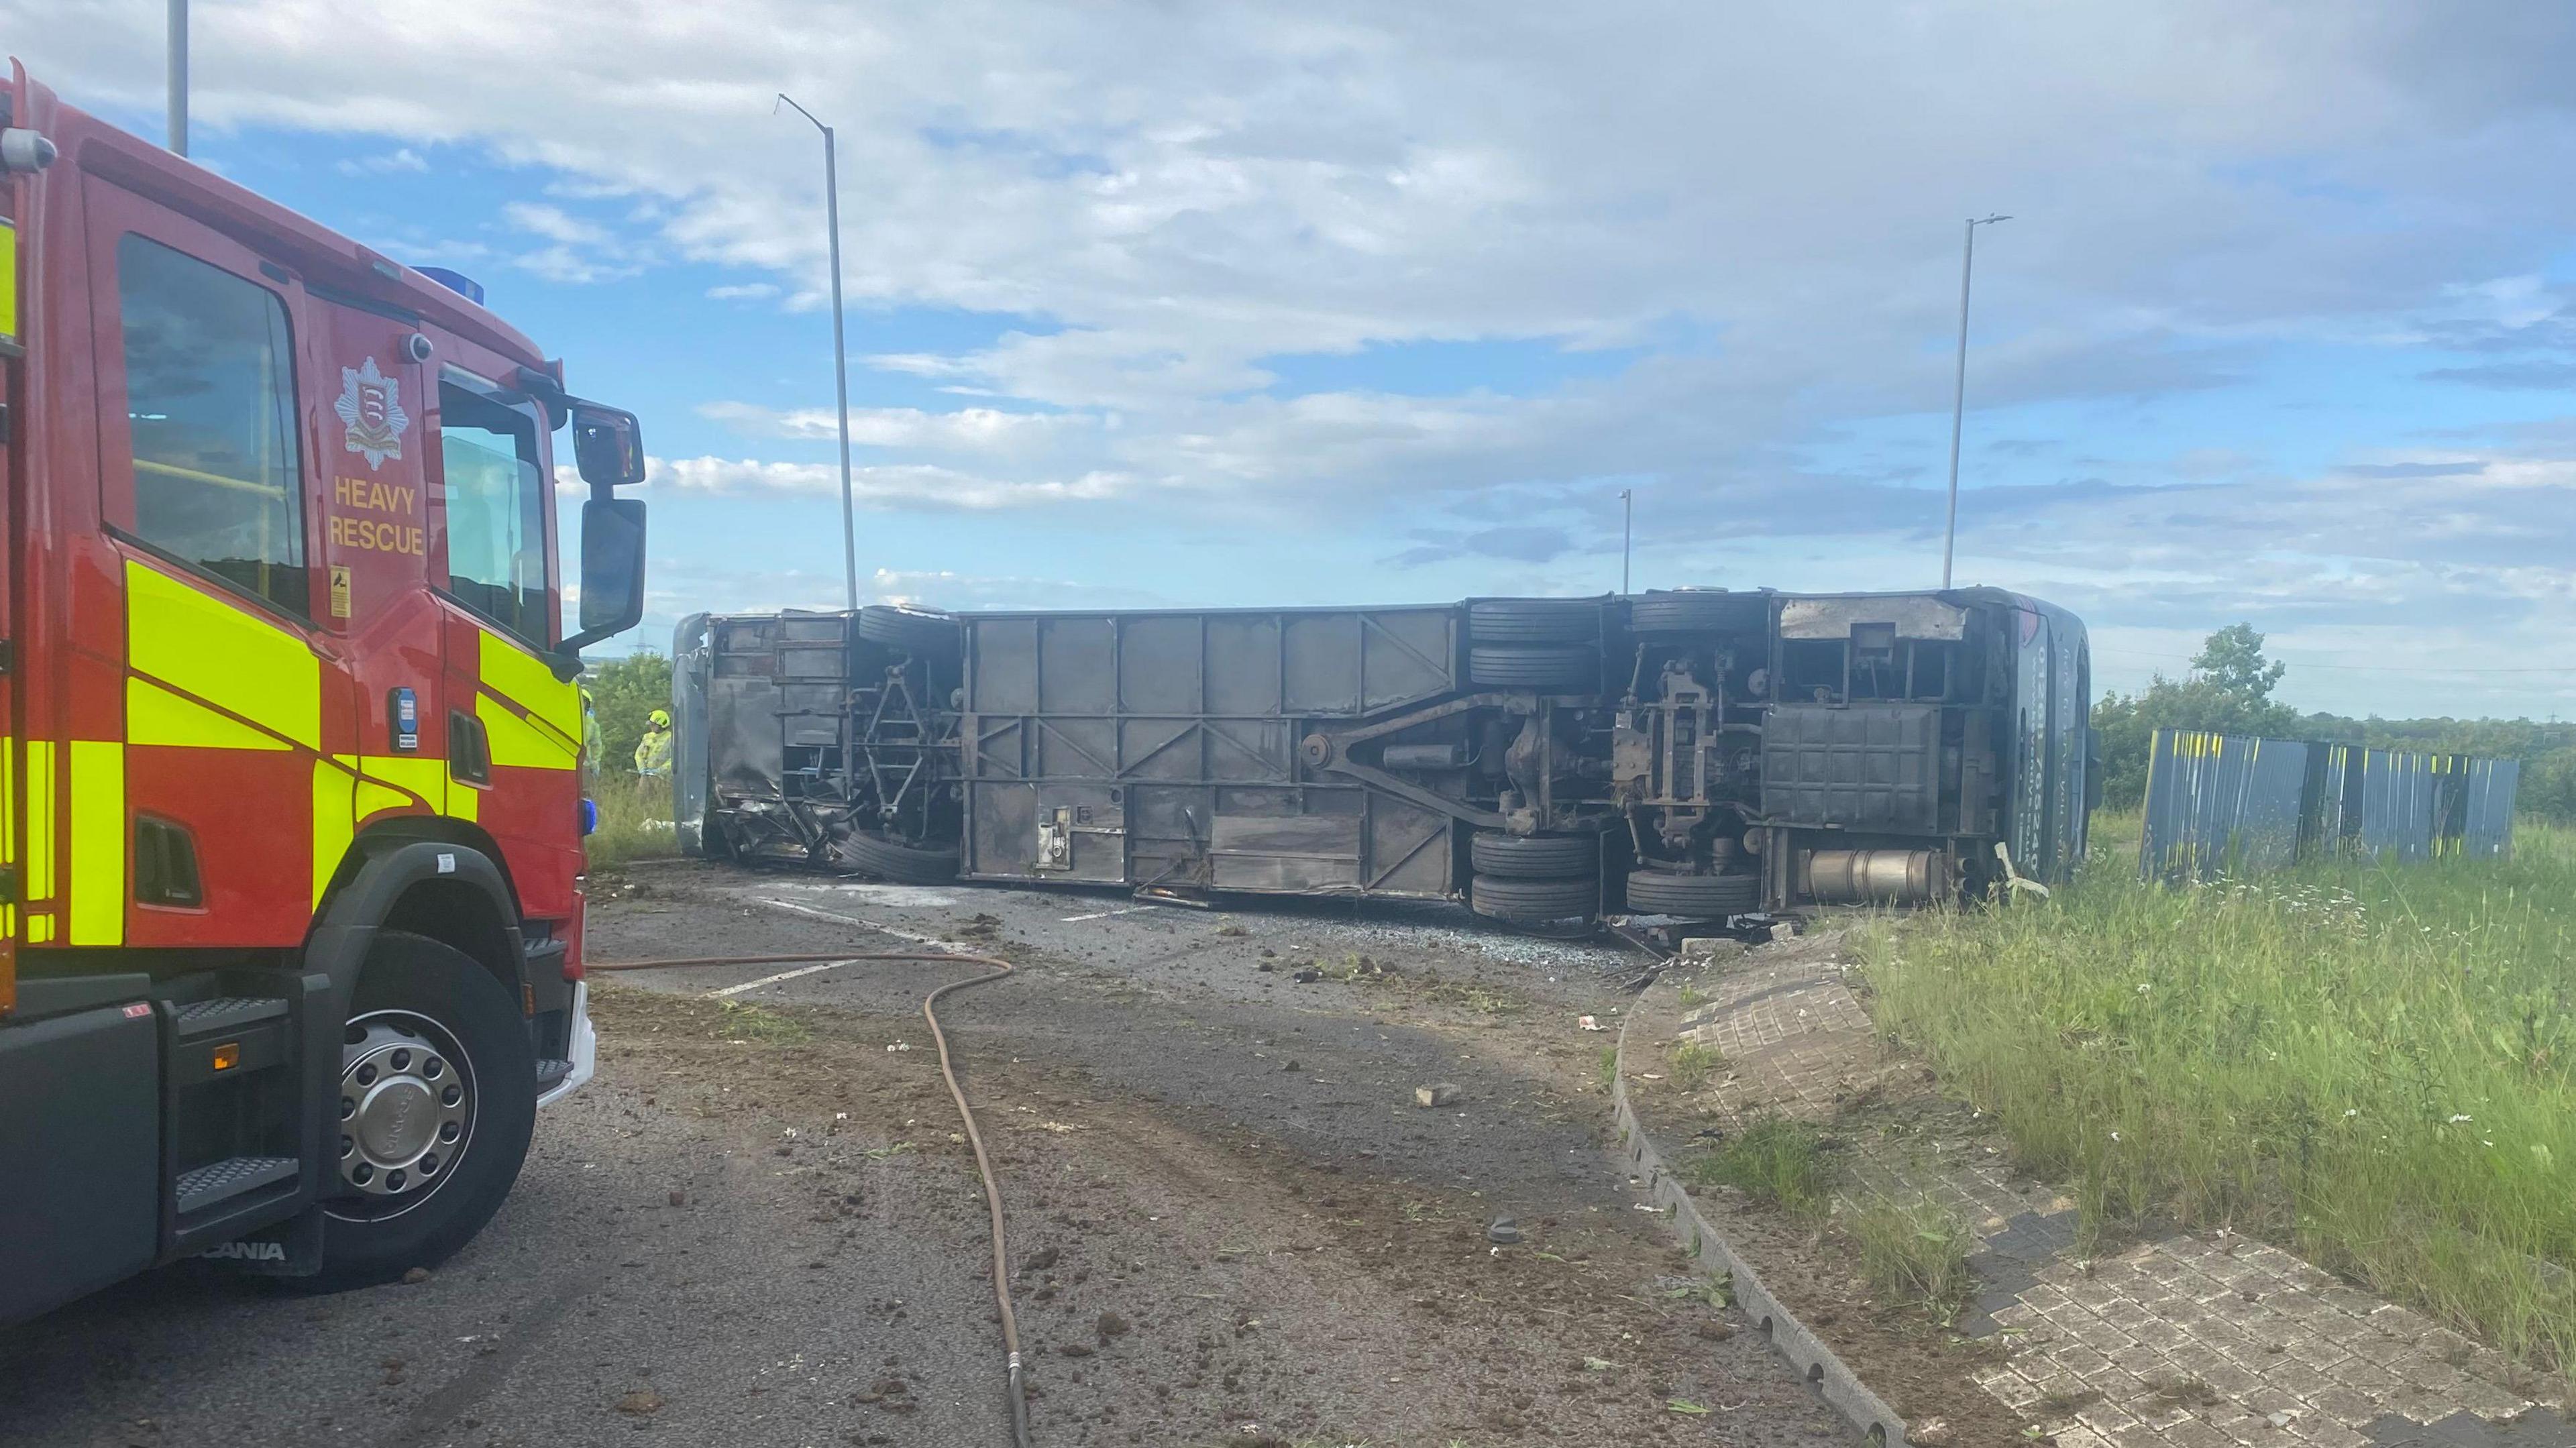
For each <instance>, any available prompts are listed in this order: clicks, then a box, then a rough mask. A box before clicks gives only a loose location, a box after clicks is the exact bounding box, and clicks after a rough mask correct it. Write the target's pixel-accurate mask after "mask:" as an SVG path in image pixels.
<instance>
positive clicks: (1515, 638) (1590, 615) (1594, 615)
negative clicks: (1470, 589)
mask: <svg viewBox="0 0 2576 1448" xmlns="http://www.w3.org/2000/svg"><path fill="white" fill-rule="evenodd" d="M1467 637H1469V638H1471V639H1473V640H1475V641H1476V642H1478V643H1481V644H1588V643H1593V642H1595V641H1597V640H1599V638H1600V637H1601V605H1600V604H1599V603H1596V602H1594V601H1593V600H1591V599H1586V598H1489V599H1486V600H1485V601H1484V602H1482V603H1471V604H1469V605H1467Z"/></svg>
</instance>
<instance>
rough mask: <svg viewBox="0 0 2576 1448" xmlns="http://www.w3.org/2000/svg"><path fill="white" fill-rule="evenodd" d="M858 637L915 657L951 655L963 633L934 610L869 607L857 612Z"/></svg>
mask: <svg viewBox="0 0 2576 1448" xmlns="http://www.w3.org/2000/svg"><path fill="white" fill-rule="evenodd" d="M859 637H861V638H863V639H873V640H875V641H876V642H878V643H881V644H889V645H892V646H893V647H895V648H898V649H903V650H905V651H907V652H910V653H916V654H936V655H939V656H942V657H946V656H949V655H953V654H955V653H957V652H958V650H959V648H960V647H961V646H962V641H963V639H964V637H965V631H964V630H963V629H962V628H961V627H960V626H959V624H958V622H957V620H956V618H955V617H954V616H952V615H949V614H945V613H941V612H939V611H938V610H936V609H928V608H910V607H906V606H904V605H901V604H891V603H872V604H869V605H868V606H867V607H865V608H862V609H860V610H859Z"/></svg>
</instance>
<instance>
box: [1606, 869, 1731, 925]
mask: <svg viewBox="0 0 2576 1448" xmlns="http://www.w3.org/2000/svg"><path fill="white" fill-rule="evenodd" d="M1761 903H1762V877H1761V876H1760V875H1755V874H1743V875H1682V874H1675V873H1673V872H1670V871H1666V870H1631V871H1629V872H1628V908H1629V909H1631V910H1634V911H1636V912H1637V913H1638V914H1640V915H1687V916H1700V917H1710V918H1714V917H1717V916H1724V915H1742V914H1744V913H1745V912H1747V911H1749V910H1754V909H1757V908H1759V907H1760V906H1761Z"/></svg>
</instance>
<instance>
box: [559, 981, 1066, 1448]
mask: <svg viewBox="0 0 2576 1448" xmlns="http://www.w3.org/2000/svg"><path fill="white" fill-rule="evenodd" d="M840 961H877V962H881V963H885V964H900V963H912V964H926V965H980V966H986V967H989V969H987V971H986V972H985V973H984V974H982V975H978V976H970V977H968V978H967V979H965V980H952V981H950V982H949V983H948V984H946V985H943V986H941V987H939V988H938V989H937V990H934V991H932V992H931V993H930V994H929V995H927V996H925V997H923V999H922V1002H921V1017H922V1019H923V1020H925V1021H928V1022H929V1023H930V1039H931V1040H932V1041H933V1042H935V1043H936V1044H937V1045H938V1047H939V1074H940V1075H941V1076H943V1077H945V1078H946V1079H947V1082H948V1095H949V1098H950V1099H951V1100H953V1101H955V1102H956V1103H957V1119H958V1120H959V1121H960V1122H962V1123H963V1124H964V1125H965V1127H966V1143H967V1145H969V1146H971V1147H973V1148H974V1151H975V1171H976V1173H977V1174H978V1175H980V1176H981V1177H983V1179H984V1207H985V1210H986V1212H987V1213H989V1214H990V1216H991V1218H992V1236H993V1301H994V1303H995V1304H996V1305H997V1306H999V1307H1000V1308H1001V1312H1002V1350H1003V1351H1004V1353H1006V1354H1007V1355H1008V1356H1007V1364H1008V1367H1007V1373H1008V1377H1007V1382H1008V1387H1009V1396H1010V1404H1011V1441H1012V1442H1013V1444H1015V1445H1016V1448H1029V1405H1028V1400H1027V1397H1026V1396H1025V1394H1024V1393H1023V1391H1022V1389H1023V1388H1024V1386H1025V1379H1024V1375H1023V1372H1022V1367H1021V1361H1020V1325H1019V1317H1018V1315H1017V1314H1016V1313H1015V1312H1014V1311H1013V1310H1012V1308H1011V1275H1010V1263H1009V1260H1008V1259H1009V1256H1010V1249H1009V1244H1008V1242H1007V1240H1006V1239H1005V1237H1004V1234H1003V1229H1002V1189H1001V1186H1000V1184H999V1183H998V1182H997V1181H996V1180H995V1179H994V1176H993V1161H992V1158H991V1157H989V1156H987V1155H986V1154H985V1152H984V1134H983V1133H982V1132H981V1131H978V1130H977V1129H976V1128H975V1108H974V1107H972V1106H969V1105H967V1104H966V1091H965V1088H963V1087H961V1086H959V1085H958V1084H957V1068H956V1067H955V1066H954V1065H953V1064H951V1063H950V1061H949V1059H948V1033H947V1032H945V1031H943V1030H941V1029H940V1027H939V998H940V997H941V996H944V995H946V994H948V993H949V992H950V991H955V990H964V989H965V988H966V987H968V986H970V985H983V984H985V983H987V982H989V981H996V980H1000V979H1001V978H1002V977H1004V976H1006V975H1009V974H1010V973H1011V970H1012V966H1011V963H1010V962H1009V961H1007V960H1003V959H1001V958H999V957H997V956H990V955H969V954H967V953H965V952H963V951H946V950H881V951H847V950H838V951H828V952H823V953H820V954H816V953H807V954H802V955H705V956H686V957H681V958H678V959H673V960H619V961H608V962H600V961H593V962H591V964H590V966H589V969H591V970H595V971H607V970H685V969H697V968H701V967H713V966H727V965H814V964H823V963H826V962H840Z"/></svg>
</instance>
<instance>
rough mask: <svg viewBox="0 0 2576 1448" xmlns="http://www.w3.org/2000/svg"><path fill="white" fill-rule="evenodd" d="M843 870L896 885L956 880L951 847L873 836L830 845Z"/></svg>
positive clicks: (858, 836) (954, 849)
mask: <svg viewBox="0 0 2576 1448" xmlns="http://www.w3.org/2000/svg"><path fill="white" fill-rule="evenodd" d="M832 858H833V860H834V861H835V862H836V863H838V864H839V865H841V866H842V867H843V868H844V869H850V870H856V871H858V872H859V873H860V874H862V875H874V876H876V877H877V878H878V879H880V880H892V881H894V882H895V883H896V884H899V885H945V884H947V883H948V882H949V881H951V880H954V879H956V878H957V847H956V846H955V845H907V844H904V843H903V842H901V841H899V840H889V839H883V838H880V837H878V836H876V835H866V834H850V835H847V836H844V837H843V838H841V839H838V840H835V841H833V843H832Z"/></svg>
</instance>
